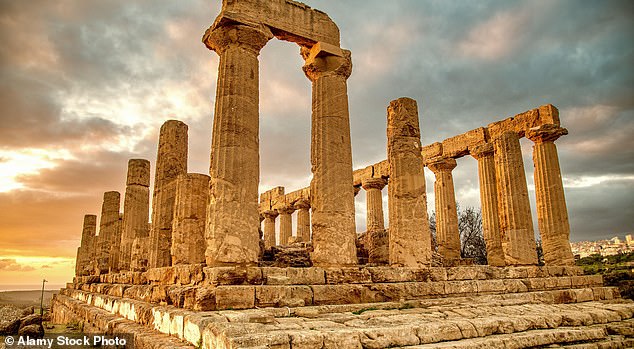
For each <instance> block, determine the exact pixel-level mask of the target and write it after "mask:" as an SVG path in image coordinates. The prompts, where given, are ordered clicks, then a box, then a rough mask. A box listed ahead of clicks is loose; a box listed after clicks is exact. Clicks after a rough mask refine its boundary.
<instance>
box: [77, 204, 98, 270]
mask: <svg viewBox="0 0 634 349" xmlns="http://www.w3.org/2000/svg"><path fill="white" fill-rule="evenodd" d="M96 233H97V216H96V215H94V214H87V215H85V216H84V223H83V227H82V232H81V244H80V245H79V248H78V249H77V259H76V260H75V275H76V276H81V275H90V273H91V270H90V268H89V265H90V261H92V260H93V259H94V258H95V252H94V239H95V234H96Z"/></svg>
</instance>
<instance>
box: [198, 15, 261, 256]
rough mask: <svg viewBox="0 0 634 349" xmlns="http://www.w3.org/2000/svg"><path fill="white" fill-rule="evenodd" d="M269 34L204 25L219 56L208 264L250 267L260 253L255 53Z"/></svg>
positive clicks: (240, 27)
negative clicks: (207, 28)
mask: <svg viewBox="0 0 634 349" xmlns="http://www.w3.org/2000/svg"><path fill="white" fill-rule="evenodd" d="M272 37H273V35H272V34H271V32H270V31H269V30H268V29H266V28H265V27H262V28H254V27H248V26H244V25H226V26H220V27H217V28H213V29H212V28H210V29H209V30H208V31H207V32H206V33H205V36H204V37H203V42H204V43H205V44H206V45H207V47H208V48H209V49H211V50H213V51H215V52H216V53H217V54H218V55H219V56H220V64H219V71H218V83H217V89H216V106H215V112H214V123H213V133H212V141H211V164H210V170H209V172H210V175H211V181H210V183H209V190H210V191H209V208H208V212H207V227H206V232H205V234H206V239H207V250H206V252H205V258H206V261H207V265H208V266H217V265H254V264H256V263H257V261H258V256H259V254H260V245H259V241H260V239H259V235H260V234H259V231H258V226H259V212H258V183H259V176H260V155H259V110H258V101H259V91H258V88H259V84H258V83H259V63H258V55H259V53H260V50H261V49H262V47H264V45H265V44H266V43H267V41H268V40H269V39H271V38H272Z"/></svg>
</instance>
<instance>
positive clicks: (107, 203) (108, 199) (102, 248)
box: [95, 191, 121, 274]
mask: <svg viewBox="0 0 634 349" xmlns="http://www.w3.org/2000/svg"><path fill="white" fill-rule="evenodd" d="M120 200H121V194H119V192H116V191H107V192H105V193H104V194H103V204H102V206H101V220H100V222H99V236H98V237H97V249H98V252H97V263H96V264H97V266H96V270H95V271H96V273H97V274H107V273H108V272H109V271H110V263H111V258H110V248H111V247H112V245H113V243H114V240H115V238H116V234H117V228H118V225H119V206H120Z"/></svg>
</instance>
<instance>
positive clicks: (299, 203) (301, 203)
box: [293, 199, 310, 210]
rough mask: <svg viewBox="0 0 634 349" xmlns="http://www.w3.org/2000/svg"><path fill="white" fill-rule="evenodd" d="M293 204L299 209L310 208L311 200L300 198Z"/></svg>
mask: <svg viewBox="0 0 634 349" xmlns="http://www.w3.org/2000/svg"><path fill="white" fill-rule="evenodd" d="M293 206H294V207H295V209H297V210H302V209H309V208H310V201H308V200H306V199H299V200H297V201H295V203H294V204H293Z"/></svg>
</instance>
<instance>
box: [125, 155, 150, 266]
mask: <svg viewBox="0 0 634 349" xmlns="http://www.w3.org/2000/svg"><path fill="white" fill-rule="evenodd" d="M149 187H150V162H149V161H148V160H145V159H130V160H129V161H128V176H127V180H126V188H125V196H124V199H123V233H122V236H121V249H120V251H121V252H120V255H119V270H130V261H131V259H132V243H133V242H134V238H136V237H137V236H145V235H147V232H145V230H146V229H147V222H148V219H149V215H150V188H149Z"/></svg>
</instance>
